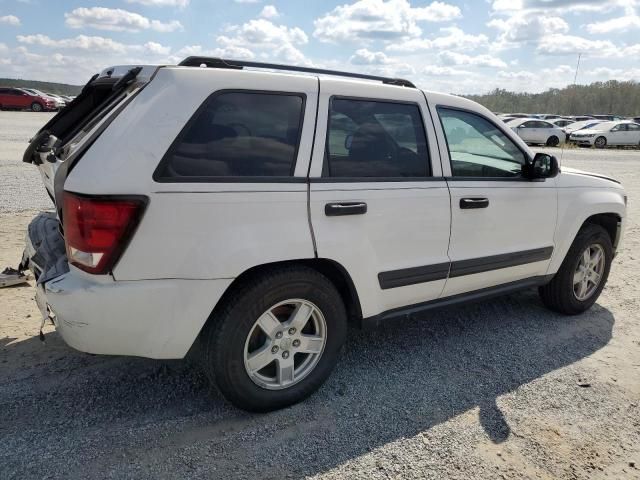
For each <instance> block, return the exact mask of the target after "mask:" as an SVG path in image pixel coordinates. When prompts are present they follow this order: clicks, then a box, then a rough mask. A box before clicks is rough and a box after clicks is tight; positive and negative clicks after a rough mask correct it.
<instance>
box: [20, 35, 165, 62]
mask: <svg viewBox="0 0 640 480" xmlns="http://www.w3.org/2000/svg"><path fill="white" fill-rule="evenodd" d="M16 39H17V40H18V42H19V43H22V44H25V45H34V46H39V47H45V48H51V49H61V50H76V51H86V52H100V53H108V54H125V53H136V54H144V55H150V56H152V57H154V59H155V58H157V57H158V56H160V57H166V56H167V55H169V53H170V52H171V48H170V47H167V46H164V45H161V44H160V43H157V42H147V43H144V44H142V45H131V44H124V43H121V42H117V41H115V40H113V39H111V38H106V37H98V36H87V35H78V36H76V37H73V38H61V39H58V40H55V39H53V38H51V37H48V36H47V35H42V34H36V35H18V36H17V37H16Z"/></svg>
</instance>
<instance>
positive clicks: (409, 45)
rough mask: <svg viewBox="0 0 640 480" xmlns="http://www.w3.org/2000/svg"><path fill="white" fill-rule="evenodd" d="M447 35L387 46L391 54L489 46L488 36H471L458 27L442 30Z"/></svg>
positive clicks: (472, 48)
mask: <svg viewBox="0 0 640 480" xmlns="http://www.w3.org/2000/svg"><path fill="white" fill-rule="evenodd" d="M440 32H441V33H444V34H445V35H443V36H441V37H436V38H434V39H433V40H430V39H427V38H412V39H409V40H405V41H401V42H395V43H391V44H389V45H387V47H386V50H387V51H389V52H409V53H414V52H416V51H417V50H430V49H432V48H437V49H445V50H474V49H476V48H479V47H483V46H487V45H488V43H489V39H488V38H487V36H486V35H483V34H479V35H470V34H467V33H465V32H464V31H462V30H461V29H459V28H458V27H446V28H441V29H440Z"/></svg>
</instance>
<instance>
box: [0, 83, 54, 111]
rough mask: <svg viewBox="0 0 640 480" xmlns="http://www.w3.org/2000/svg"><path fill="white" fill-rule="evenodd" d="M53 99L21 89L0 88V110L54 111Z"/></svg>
mask: <svg viewBox="0 0 640 480" xmlns="http://www.w3.org/2000/svg"><path fill="white" fill-rule="evenodd" d="M56 108H57V107H56V102H55V100H54V99H53V98H49V97H44V96H42V95H34V94H31V93H29V92H26V91H24V90H22V89H21V88H11V87H0V110H26V109H29V110H32V111H34V112H44V111H51V110H56Z"/></svg>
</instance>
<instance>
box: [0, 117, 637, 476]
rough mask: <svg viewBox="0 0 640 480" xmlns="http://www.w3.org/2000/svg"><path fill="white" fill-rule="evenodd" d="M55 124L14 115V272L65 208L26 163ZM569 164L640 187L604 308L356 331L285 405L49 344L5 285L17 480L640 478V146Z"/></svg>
mask: <svg viewBox="0 0 640 480" xmlns="http://www.w3.org/2000/svg"><path fill="white" fill-rule="evenodd" d="M46 118H47V115H46V114H32V113H24V114H22V113H6V112H3V113H0V126H1V128H0V136H1V139H0V142H1V143H0V236H1V240H2V245H3V248H2V249H0V265H8V264H12V265H15V264H16V263H17V260H18V258H19V255H20V253H21V248H22V242H23V232H24V228H25V226H26V224H27V223H28V221H29V219H30V218H31V216H32V215H33V214H34V211H35V210H37V209H39V208H42V207H46V206H49V203H48V202H49V200H48V199H47V197H46V195H45V194H44V193H43V192H44V188H43V187H42V186H41V184H40V180H39V176H38V174H37V173H36V172H35V168H34V167H31V166H28V165H23V164H21V163H20V162H19V158H20V156H21V154H22V150H23V148H24V146H25V143H24V142H25V141H26V140H27V139H28V138H29V136H30V135H32V134H33V133H34V132H35V130H36V129H37V128H38V127H39V125H40V124H41V123H43V122H44V121H45V120H46ZM7 132H9V133H7ZM554 152H555V153H556V154H557V155H558V157H560V151H559V150H558V149H555V150H554ZM562 163H563V164H565V165H568V166H572V167H577V168H582V169H586V170H592V171H595V172H600V173H605V174H608V175H613V176H614V177H616V178H618V179H620V180H622V181H623V183H624V184H625V185H626V187H627V189H628V192H629V195H630V204H629V219H628V226H627V235H626V243H625V247H624V249H623V251H622V252H621V253H620V255H619V256H618V258H617V259H616V260H615V263H614V266H613V270H612V275H611V277H610V280H609V283H608V286H607V288H606V289H605V291H604V293H603V295H602V296H601V297H600V300H599V301H598V303H597V304H596V305H595V306H594V308H592V309H591V310H590V311H589V312H587V313H585V314H584V315H581V316H577V317H562V316H559V315H556V314H553V313H551V312H549V311H547V310H546V309H545V308H544V307H543V306H542V304H541V303H540V301H539V300H538V297H537V294H536V293H535V291H530V292H523V293H519V294H515V295H511V296H508V297H505V298H501V299H496V300H491V301H486V302H482V303H477V304H473V305H468V306H461V307H456V308H448V309H444V310H440V311H432V312H430V313H429V315H428V316H427V317H426V318H424V319H416V320H413V321H409V322H405V323H403V324H402V325H395V326H394V327H391V326H389V327H386V328H383V329H381V330H378V331H375V332H360V331H357V330H351V331H350V332H349V340H348V343H347V346H346V349H345V351H344V353H343V355H342V358H341V359H340V362H339V364H338V367H337V369H336V371H335V372H334V374H333V375H332V377H331V378H330V379H329V381H328V382H327V383H326V385H325V386H324V387H323V388H322V389H321V390H320V391H319V392H318V393H317V394H315V395H313V396H312V397H311V398H310V399H309V400H308V401H306V402H304V403H302V404H299V405H296V406H294V407H291V408H288V409H285V410H281V411H278V412H274V413H269V414H264V415H255V414H247V413H245V412H242V411H239V410H237V409H235V408H234V407H232V406H231V405H229V404H228V403H227V402H225V401H224V399H223V398H222V397H221V396H220V394H219V393H218V392H217V391H215V390H213V389H211V388H209V387H208V385H207V383H206V381H205V380H204V378H203V376H202V375H201V374H200V373H199V372H198V371H197V370H196V369H194V368H192V367H190V366H189V365H188V364H187V363H186V362H179V361H175V362H160V361H151V360H144V359H132V358H122V357H99V356H90V355H85V354H81V353H78V352H75V351H73V350H71V349H70V348H69V347H67V346H66V345H65V344H64V343H63V342H62V340H61V339H60V337H59V336H58V335H57V334H56V333H55V331H54V330H53V328H52V327H47V328H46V330H45V332H46V343H45V344H44V345H43V344H41V343H40V341H39V340H38V337H37V335H36V333H37V328H38V323H39V322H38V315H37V309H36V307H35V304H34V302H33V290H32V289H31V288H30V287H14V288H9V289H3V290H0V306H1V308H0V478H2V479H10V478H17V479H24V478H186V477H188V478H220V479H226V478H249V479H255V478H300V477H311V478H323V479H343V478H362V479H367V480H372V479H388V478H434V479H435V478H437V479H442V478H454V479H464V480H469V479H476V478H477V479H480V478H549V479H552V478H553V479H556V478H576V479H582V478H615V479H618V478H640V469H639V467H640V420H639V413H640V408H639V403H640V369H639V368H638V367H640V348H639V347H640V321H639V319H638V314H637V312H638V311H639V310H640V255H639V254H638V253H637V252H638V251H639V249H640V226H639V224H640V210H639V209H638V207H637V204H636V203H635V199H636V198H638V197H639V194H640V168H639V166H638V165H639V163H640V152H638V151H618V150H611V151H606V152H601V151H594V150H581V149H571V150H569V149H568V150H565V151H564V152H563V155H562Z"/></svg>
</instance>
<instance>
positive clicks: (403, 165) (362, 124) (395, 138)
mask: <svg viewBox="0 0 640 480" xmlns="http://www.w3.org/2000/svg"><path fill="white" fill-rule="evenodd" d="M325 153H326V156H325V171H324V175H325V176H330V177H374V178H399V177H405V178H413V177H419V178H422V177H427V176H429V175H430V168H429V155H428V153H427V140H426V136H425V133H424V125H423V123H422V115H421V113H420V109H419V107H418V105H415V104H409V103H392V102H382V101H373V100H358V99H347V98H333V99H332V100H331V106H330V111H329V128H328V132H327V144H326V151H325Z"/></svg>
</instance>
